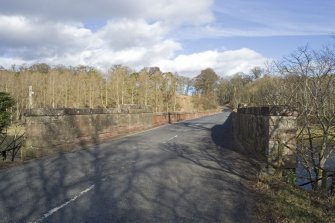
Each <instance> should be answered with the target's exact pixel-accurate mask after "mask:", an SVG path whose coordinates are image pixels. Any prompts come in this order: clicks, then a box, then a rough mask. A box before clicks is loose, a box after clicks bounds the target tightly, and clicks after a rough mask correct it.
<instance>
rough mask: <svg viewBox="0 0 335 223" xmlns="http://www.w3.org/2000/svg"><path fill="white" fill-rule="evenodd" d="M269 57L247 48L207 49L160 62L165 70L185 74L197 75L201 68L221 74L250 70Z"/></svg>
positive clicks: (262, 63)
mask: <svg viewBox="0 0 335 223" xmlns="http://www.w3.org/2000/svg"><path fill="white" fill-rule="evenodd" d="M266 61H267V58H265V57H264V56H262V55H261V54H259V53H257V52H255V51H253V50H251V49H247V48H243V49H238V50H229V51H205V52H200V53H194V54H190V55H179V56H177V57H176V58H175V59H172V60H163V61H160V62H158V66H159V67H161V68H162V70H164V71H174V72H178V73H179V74H181V75H185V76H190V77H193V76H196V75H198V74H199V73H200V71H201V70H203V69H206V68H208V67H210V68H213V69H214V70H215V71H216V72H217V73H218V74H219V75H220V76H229V75H233V74H235V73H237V72H248V71H249V70H250V69H251V68H252V67H254V66H263V65H264V63H265V62H266Z"/></svg>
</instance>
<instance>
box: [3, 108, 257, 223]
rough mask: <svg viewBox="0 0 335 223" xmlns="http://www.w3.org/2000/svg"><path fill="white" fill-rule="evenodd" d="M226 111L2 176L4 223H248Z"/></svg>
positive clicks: (242, 174)
mask: <svg viewBox="0 0 335 223" xmlns="http://www.w3.org/2000/svg"><path fill="white" fill-rule="evenodd" d="M228 116H229V112H224V113H220V114H217V115H213V116H208V117H203V118H199V119H195V120H190V121H185V122H180V123H175V124H171V125H166V126H162V127H159V128H156V129H153V130H150V131H146V132H143V133H138V134H135V135H132V136H127V137H124V138H121V139H117V140H112V141H109V142H107V143H102V144H99V142H97V143H96V145H92V146H89V147H88V148H85V146H83V147H84V148H83V149H82V150H79V151H76V152H73V153H67V154H64V153H59V154H57V155H54V156H52V157H49V158H44V159H40V160H34V161H30V162H28V163H26V164H25V165H21V166H18V167H14V168H10V169H6V170H2V171H0V180H1V181H0V182H1V183H0V221H1V222H249V221H250V219H249V216H250V203H251V199H250V196H249V193H248V189H247V187H246V182H247V181H248V180H249V179H250V178H252V177H253V176H254V175H255V170H254V168H253V166H252V165H251V164H250V162H249V161H248V158H247V157H246V156H244V155H243V154H242V153H241V152H239V151H238V150H236V148H235V145H234V142H233V137H232V127H231V123H230V119H229V118H228Z"/></svg>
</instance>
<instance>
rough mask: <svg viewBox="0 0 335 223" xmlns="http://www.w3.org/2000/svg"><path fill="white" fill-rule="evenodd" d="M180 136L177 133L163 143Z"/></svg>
mask: <svg viewBox="0 0 335 223" xmlns="http://www.w3.org/2000/svg"><path fill="white" fill-rule="evenodd" d="M177 137H178V135H175V136H173V137H172V138H170V139H168V140H166V141H165V142H163V143H168V142H169V141H171V140H173V139H175V138H177Z"/></svg>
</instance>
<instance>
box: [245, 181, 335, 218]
mask: <svg viewBox="0 0 335 223" xmlns="http://www.w3.org/2000/svg"><path fill="white" fill-rule="evenodd" d="M252 190H254V192H255V205H254V208H255V210H254V213H255V216H254V219H255V222H274V223H277V222H278V223H279V222H304V223H305V222H306V223H307V222H327V223H328V222H335V197H334V196H333V197H329V196H322V195H320V194H319V193H316V192H307V191H305V190H303V189H301V188H299V187H297V186H294V185H292V184H289V183H286V182H284V181H282V179H280V177H275V176H262V177H259V178H258V180H257V181H256V182H253V185H252Z"/></svg>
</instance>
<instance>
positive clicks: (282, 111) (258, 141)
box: [233, 106, 297, 168]
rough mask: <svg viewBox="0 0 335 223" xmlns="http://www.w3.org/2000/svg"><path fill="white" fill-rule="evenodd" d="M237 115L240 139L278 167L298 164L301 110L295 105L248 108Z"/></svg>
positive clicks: (235, 119) (246, 146) (251, 150)
mask: <svg viewBox="0 0 335 223" xmlns="http://www.w3.org/2000/svg"><path fill="white" fill-rule="evenodd" d="M233 116H234V132H235V135H236V138H237V140H238V141H239V142H240V144H242V146H243V147H244V148H245V149H247V150H248V151H250V152H255V153H258V154H261V155H262V156H264V157H266V159H267V161H268V163H269V164H271V165H272V166H274V167H286V168H293V167H294V166H295V162H296V160H295V148H296V131H297V120H296V118H297V112H296V111H295V110H294V109H293V108H290V107H287V106H267V107H244V108H239V109H238V110H237V112H236V113H234V114H233Z"/></svg>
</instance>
